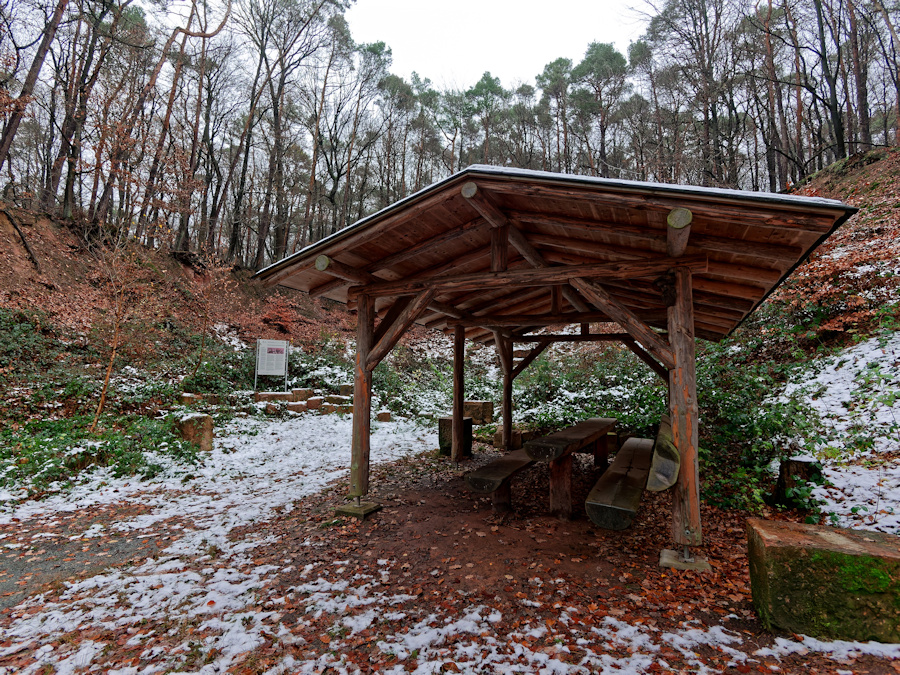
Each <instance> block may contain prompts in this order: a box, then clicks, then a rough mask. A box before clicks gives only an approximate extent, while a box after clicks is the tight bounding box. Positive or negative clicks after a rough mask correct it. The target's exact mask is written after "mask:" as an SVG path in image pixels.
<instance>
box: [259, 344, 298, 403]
mask: <svg viewBox="0 0 900 675" xmlns="http://www.w3.org/2000/svg"><path fill="white" fill-rule="evenodd" d="M290 355H291V343H290V342H288V341H287V340H257V341H256V374H255V375H254V376H253V389H254V390H255V389H256V381H257V379H258V378H259V376H260V375H276V376H278V377H281V376H284V390H285V391H287V376H288V357H289V356H290Z"/></svg>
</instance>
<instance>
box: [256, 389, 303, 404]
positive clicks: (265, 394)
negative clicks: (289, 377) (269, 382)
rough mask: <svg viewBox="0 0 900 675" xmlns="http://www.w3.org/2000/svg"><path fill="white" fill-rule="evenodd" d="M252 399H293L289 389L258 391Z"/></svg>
mask: <svg viewBox="0 0 900 675" xmlns="http://www.w3.org/2000/svg"><path fill="white" fill-rule="evenodd" d="M253 400H255V401H257V402H259V401H293V400H294V394H293V392H290V391H258V392H256V394H254V396H253Z"/></svg>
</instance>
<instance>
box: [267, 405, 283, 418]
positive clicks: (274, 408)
mask: <svg viewBox="0 0 900 675" xmlns="http://www.w3.org/2000/svg"><path fill="white" fill-rule="evenodd" d="M280 412H281V408H279V407H278V404H277V403H266V413H267V414H269V415H277V414H278V413H280Z"/></svg>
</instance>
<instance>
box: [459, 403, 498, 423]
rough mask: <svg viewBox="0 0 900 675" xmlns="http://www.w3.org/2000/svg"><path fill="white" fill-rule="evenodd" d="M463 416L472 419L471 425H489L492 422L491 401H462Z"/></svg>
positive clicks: (492, 407)
mask: <svg viewBox="0 0 900 675" xmlns="http://www.w3.org/2000/svg"><path fill="white" fill-rule="evenodd" d="M463 415H465V416H466V417H471V418H472V424H491V423H492V422H493V421H494V402H493V401H464V402H463Z"/></svg>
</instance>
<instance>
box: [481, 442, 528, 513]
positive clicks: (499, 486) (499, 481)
mask: <svg viewBox="0 0 900 675" xmlns="http://www.w3.org/2000/svg"><path fill="white" fill-rule="evenodd" d="M532 464H534V460H533V459H531V457H529V456H528V454H527V453H526V452H525V450H513V451H512V452H508V453H506V454H505V455H503V457H501V458H500V459H497V460H494V461H493V462H491V463H490V464H486V465H485V466H483V467H481V468H480V469H476V470H475V471H472V472H470V473H468V474H467V475H466V485H468V487H469V489H470V490H472V492H478V493H481V494H488V493H490V495H491V502H492V505H493V509H494V511H495V512H497V513H502V512H505V511H509V509H510V508H511V481H512V477H513V476H515V475H516V474H517V473H519V472H520V471H522V470H524V469H527V468H528V467H529V466H531V465H532Z"/></svg>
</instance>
